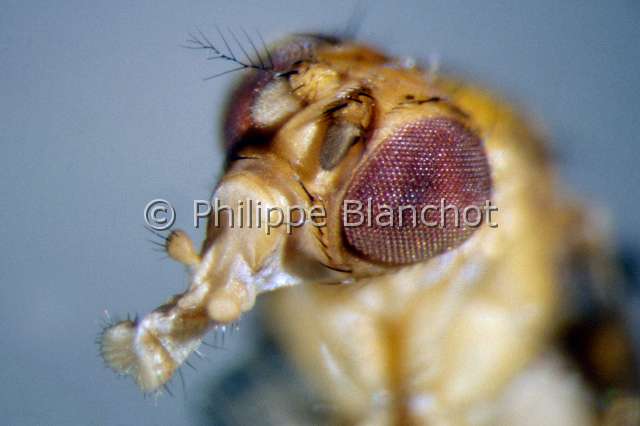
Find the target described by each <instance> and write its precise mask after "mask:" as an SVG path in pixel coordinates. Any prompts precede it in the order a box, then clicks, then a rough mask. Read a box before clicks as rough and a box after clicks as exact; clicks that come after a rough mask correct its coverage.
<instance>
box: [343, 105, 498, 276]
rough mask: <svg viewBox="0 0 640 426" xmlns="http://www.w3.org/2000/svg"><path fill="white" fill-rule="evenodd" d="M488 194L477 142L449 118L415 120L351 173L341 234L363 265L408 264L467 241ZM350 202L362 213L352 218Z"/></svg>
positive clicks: (484, 164) (488, 183) (486, 167)
mask: <svg viewBox="0 0 640 426" xmlns="http://www.w3.org/2000/svg"><path fill="white" fill-rule="evenodd" d="M490 196H491V176H490V169H489V164H488V163H487V158H486V155H485V151H484V147H483V144H482V141H481V140H480V138H479V137H478V136H477V135H476V134H475V133H474V132H472V131H471V130H470V129H468V128H467V127H465V126H464V125H462V124H461V123H459V122H457V121H455V120H453V119H450V118H445V117H439V118H431V119H425V120H420V121H416V122H413V123H410V124H406V125H404V126H402V127H400V128H398V129H397V130H396V131H395V132H394V133H393V134H391V135H390V136H389V137H388V138H387V139H386V140H385V141H384V142H383V143H382V144H381V145H380V146H379V147H378V148H377V149H376V150H375V151H374V152H373V154H372V156H371V158H370V159H368V160H367V161H366V162H365V163H364V164H363V165H362V166H361V167H360V168H359V169H358V170H357V171H356V173H355V175H354V177H353V180H352V182H351V184H350V186H349V188H348V190H347V193H346V195H345V199H344V203H343V206H342V209H343V210H342V217H343V220H344V222H343V229H344V233H345V236H346V239H347V242H348V243H349V244H350V245H351V246H352V247H353V248H354V249H355V250H356V251H357V252H358V253H359V254H361V255H362V256H364V257H365V258H367V259H368V260H371V261H374V262H382V263H392V264H408V263H414V262H418V261H421V260H425V259H429V258H431V257H433V256H436V255H438V254H440V253H442V252H444V251H446V250H449V249H452V248H454V247H456V246H458V245H459V244H461V243H462V242H464V241H465V240H466V239H467V238H469V236H471V234H472V233H473V231H474V230H475V229H476V228H477V227H478V226H479V223H480V222H481V220H482V218H483V217H484V206H485V203H486V202H487V201H488V200H489V199H490ZM358 203H361V204H360V205H361V206H362V207H361V208H360V209H359V211H360V212H361V213H362V214H360V213H355V211H357V210H358ZM402 206H404V207H402ZM411 206H413V208H412V207H411ZM442 207H445V208H444V209H443V208H442ZM465 209H466V212H467V214H466V218H465V214H464V212H465ZM414 211H415V213H414ZM345 213H346V216H345ZM456 217H457V220H456ZM363 219H364V222H363V223H362V224H360V225H358V223H359V222H360V221H361V220H363ZM356 225H358V226H356Z"/></svg>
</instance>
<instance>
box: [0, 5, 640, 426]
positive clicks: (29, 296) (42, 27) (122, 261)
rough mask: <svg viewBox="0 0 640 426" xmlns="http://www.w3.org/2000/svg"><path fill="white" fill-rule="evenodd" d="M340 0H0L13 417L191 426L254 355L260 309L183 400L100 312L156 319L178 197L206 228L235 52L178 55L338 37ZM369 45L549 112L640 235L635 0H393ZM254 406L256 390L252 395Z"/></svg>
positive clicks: (167, 281)
mask: <svg viewBox="0 0 640 426" xmlns="http://www.w3.org/2000/svg"><path fill="white" fill-rule="evenodd" d="M346 3H347V4H349V5H347V6H345V2H343V1H327V0H323V1H314V2H301V1H292V2H290V4H289V3H288V2H284V1H269V2H265V1H252V2H239V1H200V2H156V1H138V2H128V1H109V2H106V1H105V2H83V1H66V2H53V1H46V2H35V1H32V2H26V1H7V0H3V1H2V2H1V8H0V10H1V11H0V140H1V142H2V145H1V147H2V151H3V152H2V160H1V161H2V164H1V165H0V185H1V187H2V192H1V194H2V209H0V247H1V253H0V254H1V256H0V259H2V260H1V264H0V284H1V285H0V294H1V296H0V381H1V382H2V386H1V387H0V418H1V419H2V423H3V424H10V425H21V424H29V425H44V424H47V425H49V424H60V425H62V424H64V425H87V424H96V425H121V424H122V425H125V424H158V425H181V424H190V423H191V422H193V421H194V418H196V417H197V414H198V413H195V412H194V411H195V410H196V409H195V408H194V400H195V399H198V398H202V397H203V392H204V390H203V389H204V385H205V384H206V383H208V382H211V381H212V380H215V377H216V376H217V375H219V374H220V373H221V372H222V371H225V369H228V368H229V367H230V366H231V365H233V364H234V363H238V362H241V361H242V360H243V359H245V358H246V357H248V356H250V354H251V353H252V351H253V350H254V349H255V344H254V343H253V341H254V340H253V339H252V336H253V334H252V330H253V329H254V326H255V320H252V319H251V318H249V319H248V320H247V321H245V322H243V323H242V328H241V331H240V332H239V333H238V334H236V335H235V336H228V337H227V347H228V349H227V350H224V351H222V350H220V351H215V350H209V351H207V352H208V356H209V358H210V361H208V362H198V361H197V360H196V361H195V362H196V363H197V364H198V366H199V371H198V373H190V372H189V371H187V377H186V379H187V380H186V381H187V389H186V394H184V393H183V392H182V390H181V389H180V386H179V385H178V386H174V392H175V393H176V397H175V398H169V397H161V398H160V399H159V401H158V402H157V403H154V401H153V399H146V400H145V399H143V397H142V396H141V395H140V394H139V392H138V391H137V390H136V389H135V387H134V386H133V384H132V383H131V382H130V381H128V380H117V379H116V378H115V376H114V375H113V374H112V373H111V372H110V371H108V370H106V369H105V368H103V366H102V365H101V361H100V359H99V358H98V357H97V350H96V347H95V346H94V344H93V340H94V337H95V334H96V333H97V332H98V331H99V321H100V319H101V317H102V315H103V314H102V312H103V311H104V310H105V309H109V310H110V312H112V313H114V314H121V313H126V312H141V313H144V312H147V311H148V310H150V309H152V308H153V307H155V306H156V305H157V304H159V303H160V302H162V301H163V300H164V298H165V297H167V296H168V295H170V294H172V293H175V292H179V291H182V289H183V288H184V285H185V274H184V271H183V270H182V268H181V267H180V266H179V265H176V264H173V263H170V262H168V261H160V260H158V259H157V258H158V257H159V254H158V253H155V252H153V251H152V247H153V246H152V244H150V243H149V242H148V241H147V238H148V237H149V236H150V235H149V234H148V233H147V232H146V231H145V230H144V228H143V221H142V210H143V207H144V205H145V204H146V202H147V201H149V200H150V199H153V198H156V197H162V198H166V199H167V200H170V201H171V202H172V203H173V204H174V206H175V207H176V209H177V211H178V221H177V225H178V226H180V227H182V228H186V229H188V230H189V231H190V232H191V234H192V235H194V236H195V238H196V240H199V239H200V238H201V232H200V231H197V230H194V229H193V228H192V227H191V226H190V214H191V203H192V200H193V199H196V198H206V197H207V196H208V195H209V192H210V190H211V188H212V186H213V185H214V183H215V180H216V177H217V176H218V173H219V167H220V164H221V161H222V156H221V153H220V152H219V151H218V150H217V148H216V147H217V143H218V141H219V137H218V134H219V130H220V129H219V112H220V111H219V110H220V106H221V105H222V103H223V101H224V99H225V94H226V89H227V87H228V85H229V83H230V82H231V77H222V78H218V79H215V80H212V81H208V82H203V80H202V78H203V77H206V76H207V75H209V74H213V73H215V72H219V71H221V70H222V69H223V67H224V66H225V65H224V64H214V63H211V62H207V61H205V60H204V59H203V55H200V54H198V53H195V52H192V51H188V50H186V49H182V48H180V47H179V46H178V45H179V44H181V43H182V42H183V40H184V39H185V37H186V33H187V32H188V31H191V30H193V29H194V28H196V27H200V28H203V29H205V30H209V32H210V33H213V32H214V31H213V28H214V24H219V25H221V26H223V27H225V26H227V25H228V26H231V27H232V28H235V29H238V28H240V27H245V28H248V29H250V30H253V29H259V30H260V31H261V32H262V33H263V34H264V36H265V38H266V39H267V40H273V39H275V38H277V37H280V36H282V35H285V34H286V33H288V32H292V31H317V30H334V29H339V28H341V27H342V26H343V23H344V22H345V21H346V20H347V18H348V16H349V15H350V14H351V12H352V10H353V4H355V2H352V3H353V4H350V3H349V2H346ZM362 4H363V5H364V9H366V10H367V11H368V13H367V16H366V18H365V20H364V22H363V25H362V29H361V31H360V33H359V38H360V39H362V40H369V41H372V42H374V43H376V44H378V45H380V46H382V47H384V48H385V49H386V50H388V51H389V52H393V53H395V54H398V55H412V56H415V57H417V58H422V59H426V58H428V57H431V56H433V55H434V54H436V55H439V56H440V57H441V59H442V62H443V63H444V64H447V65H448V66H450V67H453V68H455V69H457V70H459V71H461V72H463V73H465V74H466V75H468V76H473V77H474V78H476V79H478V80H480V81H482V82H485V83H487V84H489V85H490V86H492V87H495V88H498V89H499V90H500V91H502V93H504V94H505V95H506V96H507V97H509V98H510V99H513V100H516V101H517V102H518V103H519V104H520V105H522V106H524V107H525V108H526V110H528V111H529V112H530V113H531V115H532V116H533V117H535V118H536V119H537V120H538V121H539V122H541V123H543V124H544V125H545V126H546V129H547V130H548V133H549V134H550V135H551V136H552V138H553V144H554V151H555V152H556V153H558V155H559V158H560V164H561V171H562V174H563V175H564V177H565V179H566V180H567V181H568V182H569V183H570V184H571V186H573V188H575V189H576V190H577V191H578V193H580V194H582V195H583V196H584V197H586V198H588V199H590V200H593V201H594V202H597V203H599V204H600V205H602V206H604V207H605V208H606V209H608V211H609V212H610V213H611V216H612V219H613V222H614V223H615V226H616V237H617V238H618V240H619V241H624V242H626V243H630V244H635V243H636V242H637V241H638V237H639V236H640V218H639V217H638V215H637V214H636V211H637V208H638V189H637V187H638V183H639V182H638V176H639V174H638V172H637V171H636V167H637V164H636V162H637V161H638V159H639V157H640V145H639V144H638V140H637V139H638V135H640V117H639V112H638V111H639V107H640V100H639V99H640V69H639V68H640V67H639V65H640V47H639V46H640V25H638V22H639V21H640V6H639V4H638V3H637V2H634V1H632V0H628V1H615V2H602V1H587V2H584V1H580V2H578V1H565V2H558V1H556V0H544V1H540V0H538V1H531V2H528V3H524V2H512V1H488V2H487V1H485V2H460V1H451V0H449V1H414V2H408V1H394V2H390V3H389V4H385V5H383V4H381V3H377V4H375V5H373V6H368V5H367V3H366V2H362ZM248 403H251V402H250V401H248Z"/></svg>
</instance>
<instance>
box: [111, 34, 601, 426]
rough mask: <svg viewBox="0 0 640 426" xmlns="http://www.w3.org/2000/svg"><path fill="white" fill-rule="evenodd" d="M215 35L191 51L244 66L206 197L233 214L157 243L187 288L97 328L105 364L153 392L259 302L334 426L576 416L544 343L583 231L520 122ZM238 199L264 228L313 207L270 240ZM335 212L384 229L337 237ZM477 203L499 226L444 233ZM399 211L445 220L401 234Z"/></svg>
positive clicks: (372, 72) (425, 89)
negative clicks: (217, 172)
mask: <svg viewBox="0 0 640 426" xmlns="http://www.w3.org/2000/svg"><path fill="white" fill-rule="evenodd" d="M223 40H224V44H225V45H226V51H225V50H222V49H220V48H218V47H216V46H215V45H214V44H212V43H211V42H210V41H209V40H208V39H207V38H206V37H205V36H204V35H202V34H200V36H199V37H193V38H192V39H191V40H190V44H189V47H192V48H194V49H202V50H205V51H207V52H209V53H211V54H212V55H213V58H221V59H225V60H228V61H230V62H233V63H235V64H237V65H238V67H237V68H234V70H233V71H235V70H243V71H242V73H243V75H242V77H241V80H240V82H239V83H238V85H237V86H236V87H235V89H234V91H233V93H232V94H231V96H230V102H229V105H228V108H227V112H226V115H225V120H224V147H225V149H226V151H227V153H228V162H227V166H226V170H225V173H224V175H223V176H222V178H221V180H220V182H219V184H218V185H217V188H216V189H215V192H214V198H216V200H218V201H220V202H221V203H222V204H223V205H225V206H228V208H226V209H224V211H223V212H222V213H221V217H216V218H213V213H212V217H211V218H210V221H209V224H208V227H207V234H206V239H205V240H204V242H203V244H202V247H201V249H200V251H199V252H198V251H197V250H196V249H195V248H194V245H193V244H192V242H191V240H190V239H189V237H188V236H187V234H186V233H184V232H183V231H173V232H172V233H171V234H170V235H169V236H168V238H167V239H166V251H167V253H168V255H169V256H170V257H171V258H173V259H175V260H177V261H179V262H181V263H183V264H185V265H186V266H187V267H188V269H189V271H190V284H189V286H188V289H187V290H186V291H185V292H184V293H181V294H178V295H175V296H173V297H171V298H170V299H169V300H168V301H167V302H166V303H165V304H163V305H162V306H160V307H159V308H157V309H156V310H154V311H153V312H151V313H149V314H148V315H145V316H143V317H142V318H139V319H135V320H125V321H120V322H117V323H115V324H111V325H109V326H108V327H107V328H106V329H105V330H104V331H103V333H102V336H101V343H100V344H101V353H102V356H103V357H104V359H105V361H106V363H107V364H108V365H109V366H110V367H111V368H112V369H114V370H115V371H116V372H118V373H120V374H125V375H129V376H131V377H132V378H133V380H134V381H135V382H136V383H137V385H138V386H139V387H140V389H141V390H142V391H143V392H155V391H157V390H159V389H161V387H162V386H163V385H164V384H165V383H167V381H169V380H170V379H171V377H172V375H173V374H174V373H175V372H176V370H177V369H178V368H179V367H180V366H181V365H182V364H183V363H184V362H185V361H186V360H187V358H188V357H189V355H190V354H191V353H192V352H194V351H196V350H197V348H198V347H199V345H200V344H201V342H202V339H203V336H204V335H205V334H206V333H207V332H208V331H210V330H212V329H214V328H217V327H221V326H225V325H228V324H232V323H234V322H236V321H238V320H239V318H240V317H241V316H242V315H243V313H245V312H247V311H249V310H251V309H253V308H254V306H255V304H256V301H257V299H258V296H260V295H262V294H264V293H274V294H272V295H270V297H265V299H268V300H266V301H265V304H266V306H267V309H268V311H269V315H270V318H271V323H272V324H273V326H274V328H275V329H276V334H277V336H278V337H279V338H280V339H281V341H282V343H283V345H284V347H285V348H286V350H287V352H288V354H289V355H290V356H291V357H292V359H293V360H294V362H295V363H296V365H298V366H299V367H300V370H301V371H302V372H303V374H304V375H306V376H307V377H308V378H309V379H310V381H311V382H312V383H313V384H314V387H315V388H316V389H317V390H318V392H320V393H321V394H322V395H324V396H325V397H326V398H327V399H328V400H329V401H330V402H331V403H332V405H333V406H335V407H336V419H335V421H336V422H338V423H341V424H342V423H348V424H367V425H369V424H371V425H388V424H396V425H408V424H547V425H549V424H589V423H590V422H591V421H592V420H593V418H594V417H593V415H594V414H593V412H592V409H591V408H590V404H589V402H588V401H589V399H588V392H587V389H586V387H585V386H583V384H582V383H581V382H580V380H578V379H577V378H575V377H574V376H572V373H571V372H570V371H569V369H568V368H566V366H565V365H564V364H563V361H562V360H561V357H560V356H559V355H557V354H556V353H555V352H553V351H552V350H551V349H550V343H549V342H550V339H551V338H552V336H553V335H554V332H555V330H556V329H557V327H558V323H559V322H561V319H562V317H563V315H562V311H563V310H564V309H563V308H562V307H563V305H562V300H563V290H562V289H563V287H562V285H561V283H562V281H563V280H564V279H565V278H566V271H567V269H568V264H569V260H570V257H571V254H572V253H573V252H574V250H575V247H576V246H578V245H580V244H584V241H586V240H589V238H583V232H585V231H586V230H587V229H588V228H589V225H587V223H588V222H589V220H588V218H587V217H586V215H585V214H584V213H582V210H581V208H580V206H579V205H577V204H576V203H575V202H573V201H571V200H570V198H569V197H567V195H566V193H565V192H563V191H561V190H559V189H558V188H559V186H558V184H557V182H556V177H555V175H554V171H553V168H552V166H551V164H550V162H549V157H548V155H547V154H546V150H545V147H544V145H543V143H542V142H541V138H540V137H539V136H537V135H536V134H535V132H534V131H533V130H531V128H529V127H528V125H527V124H526V122H525V121H524V120H522V119H521V118H520V117H519V116H518V115H517V114H516V113H514V112H513V111H512V109H511V108H510V107H509V106H508V105H506V104H505V103H503V102H502V101H500V100H498V99H497V98H495V97H494V96H492V95H491V94H489V93H488V92H486V91H484V90H482V89H479V88H476V87H474V86H472V85H469V84H467V83H465V82H462V81H459V80H457V79H455V78H452V77H447V76H445V75H442V74H440V73H435V72H432V71H429V70H425V69H423V68H421V67H419V66H417V65H415V64H412V63H408V62H407V61H402V60H399V59H396V58H393V57H390V56H387V55H386V54H384V53H382V52H380V51H378V50H376V49H374V48H371V47H369V46H367V45H364V44H361V43H358V42H355V41H352V40H342V39H337V38H334V37H327V36H321V35H295V36H291V37H289V38H287V39H285V40H283V41H281V42H280V43H277V44H275V45H274V46H272V47H271V48H269V49H265V50H264V51H263V52H262V53H260V52H259V51H258V49H256V48H255V45H253V44H252V47H253V48H254V53H252V54H247V52H246V50H245V51H244V53H245V54H246V56H247V60H246V61H243V60H240V59H238V57H237V56H236V55H235V54H234V53H233V51H232V50H231V48H230V46H229V45H228V44H227V42H226V39H224V38H223ZM240 200H243V201H244V200H251V201H252V202H254V203H258V202H259V203H260V204H261V206H262V207H263V208H262V209H261V210H260V212H258V214H257V216H258V217H257V218H253V219H254V220H255V219H257V221H258V222H261V223H263V224H266V223H269V221H270V220H272V218H271V217H270V215H271V213H272V212H274V211H284V210H285V209H287V208H289V207H290V206H299V207H302V208H304V209H308V210H311V209H312V208H314V207H315V208H318V209H320V210H321V211H322V215H318V216H316V217H314V218H313V219H312V220H307V221H305V222H304V224H302V225H301V226H296V227H294V228H291V227H289V228H285V227H283V226H280V227H274V228H273V229H269V231H268V232H266V231H265V229H263V228H264V227H261V226H239V222H240V223H244V224H246V223H248V221H249V220H250V219H251V218H250V217H248V215H249V214H251V213H250V212H248V211H247V209H243V210H242V211H240V209H239V208H238V202H239V201H240ZM441 200H446V202H447V207H451V209H449V211H447V212H446V213H442V212H437V206H438V205H439V203H440V201H441ZM347 201H348V202H350V203H356V205H360V206H366V208H368V209H369V211H368V212H367V213H368V214H369V215H371V216H376V218H377V219H379V215H380V214H381V213H384V212H385V211H387V210H388V211H390V213H388V214H387V219H388V220H389V222H384V223H383V222H382V221H380V220H376V221H373V222H372V221H371V220H368V221H367V222H366V223H361V224H360V225H359V226H352V225H353V224H351V223H349V224H348V223H346V222H347V220H348V219H349V215H350V214H351V215H352V216H354V215H355V216H356V218H357V217H359V213H358V212H354V211H353V210H350V209H351V207H349V206H352V204H349V205H348V204H347ZM487 202H489V204H490V205H493V206H495V208H496V209H497V214H496V216H495V221H496V224H493V225H491V224H487V223H485V222H482V223H481V224H480V225H479V226H471V225H469V224H462V225H460V224H459V223H456V220H455V219H456V218H455V217H453V216H454V213H453V212H454V211H455V210H456V209H460V210H465V211H467V212H468V211H470V210H469V209H471V210H472V214H471V218H472V219H473V220H472V221H473V222H478V221H476V220H475V219H478V218H480V217H481V216H482V217H484V216H486V214H487V213H488V212H487V209H486V206H487V204H486V203H487ZM402 206H412V207H414V208H417V209H418V211H420V212H421V213H420V214H421V218H422V219H425V218H426V219H429V220H431V219H437V218H441V219H443V221H444V222H445V223H439V224H438V226H431V223H425V221H420V222H419V223H416V222H415V221H414V222H413V223H410V221H409V220H408V219H415V210H411V209H408V210H402V209H400V208H401V207H402ZM425 207H433V209H432V210H427V212H426V213H425ZM216 213H220V212H216ZM214 219H215V220H214ZM289 219H290V220H291V219H292V218H289ZM298 219H299V217H297V218H296V224H298V225H299V221H298ZM402 219H407V222H405V223H403V224H401V223H400V222H401V221H402ZM586 235H592V234H590V233H587V234H586ZM593 244H594V246H596V245H597V244H596V243H593Z"/></svg>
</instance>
